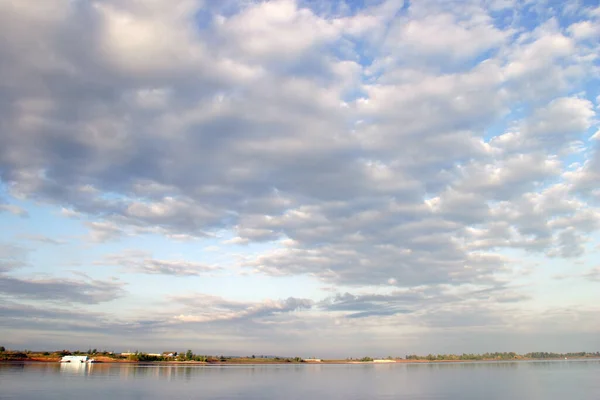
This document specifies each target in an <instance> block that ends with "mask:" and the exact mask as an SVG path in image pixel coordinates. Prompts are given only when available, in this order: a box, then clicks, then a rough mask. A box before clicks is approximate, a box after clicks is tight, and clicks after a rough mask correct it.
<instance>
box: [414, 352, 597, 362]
mask: <svg viewBox="0 0 600 400" xmlns="http://www.w3.org/2000/svg"><path fill="white" fill-rule="evenodd" d="M573 357H576V358H579V357H600V352H595V353H590V352H585V351H582V352H577V353H549V352H531V353H525V354H517V353H515V352H512V351H511V352H504V353H498V352H497V353H483V354H473V353H463V354H428V355H426V356H419V355H416V354H411V355H406V359H407V360H427V361H478V360H522V359H547V358H573Z"/></svg>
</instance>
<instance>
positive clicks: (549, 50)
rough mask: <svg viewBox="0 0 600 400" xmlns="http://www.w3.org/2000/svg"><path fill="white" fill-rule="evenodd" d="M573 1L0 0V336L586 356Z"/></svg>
mask: <svg viewBox="0 0 600 400" xmlns="http://www.w3.org/2000/svg"><path fill="white" fill-rule="evenodd" d="M599 57H600V7H598V3H597V1H594V0H590V1H583V0H580V1H562V0H556V1H550V0H547V1H533V0H480V1H477V0H454V1H452V0H415V1H408V0H327V1H326V0H271V1H259V0H220V1H213V0H177V1H173V0H45V1H34V0H29V1H28V0H20V1H17V0H0V226H1V227H2V228H1V229H0V318H1V321H2V323H1V324H0V339H1V341H2V343H0V344H1V345H4V346H7V347H13V348H34V349H53V348H71V349H74V348H82V349H87V348H88V347H96V348H99V349H101V348H104V349H109V350H117V351H119V350H128V349H129V350H135V349H139V350H144V351H162V350H179V351H181V350H183V349H187V348H191V349H193V350H194V351H195V352H196V353H210V354H222V353H223V354H252V353H255V354H263V353H266V354H280V355H291V356H293V355H302V356H319V357H338V356H342V357H346V356H364V355H371V356H379V355H384V356H387V355H404V354H408V353H425V354H426V353H429V352H434V353H435V352H457V353H460V352H483V351H519V352H527V351H534V350H545V351H575V350H577V351H581V350H588V351H597V350H600V318H599V317H598V315H599V313H600V246H599V243H600V241H599V240H598V239H599V237H600V232H599V230H600V152H599V151H598V146H599V145H600V124H599V123H598V121H599V119H598V113H599V110H600V90H599V87H600V86H599V82H600V81H599V77H600V63H599Z"/></svg>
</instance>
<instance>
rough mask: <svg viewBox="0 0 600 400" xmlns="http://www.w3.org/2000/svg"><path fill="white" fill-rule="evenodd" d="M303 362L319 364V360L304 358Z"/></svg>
mask: <svg viewBox="0 0 600 400" xmlns="http://www.w3.org/2000/svg"><path fill="white" fill-rule="evenodd" d="M304 361H305V362H321V359H320V358H305V359H304Z"/></svg>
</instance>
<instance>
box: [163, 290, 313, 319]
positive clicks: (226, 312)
mask: <svg viewBox="0 0 600 400" xmlns="http://www.w3.org/2000/svg"><path fill="white" fill-rule="evenodd" d="M171 300H173V301H174V302H175V303H180V304H183V305H184V306H186V308H187V310H188V312H187V313H182V314H180V315H177V316H175V317H174V318H175V319H176V320H178V321H181V322H215V321H236V322H243V321H246V320H255V319H264V318H268V317H271V316H274V315H278V314H285V313H291V312H294V311H301V310H306V309H310V308H311V307H312V304H313V302H312V301H311V300H309V299H297V298H294V297H288V298H287V299H285V300H265V301H263V302H255V303H249V302H237V301H230V300H226V299H223V298H221V297H218V296H210V295H202V294H197V295H185V296H172V297H171Z"/></svg>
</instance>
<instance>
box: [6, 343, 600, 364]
mask: <svg viewBox="0 0 600 400" xmlns="http://www.w3.org/2000/svg"><path fill="white" fill-rule="evenodd" d="M67 355H88V356H90V357H94V358H96V359H100V360H103V361H133V362H160V361H163V362H164V361H167V362H168V361H180V362H181V361H188V362H205V363H227V362H231V363H235V364H250V363H252V364H255V363H304V362H305V360H304V358H302V357H277V356H264V355H251V356H246V357H231V356H223V355H220V356H214V355H213V356H211V355H201V354H195V353H194V352H193V351H192V350H187V351H186V352H181V353H178V352H164V353H161V354H148V353H144V352H140V351H135V352H133V353H114V352H110V351H106V350H103V351H98V350H97V349H88V350H87V351H81V350H75V351H70V350H58V351H53V352H48V351H44V352H33V351H31V350H8V349H6V348H5V347H4V346H0V361H25V360H33V361H58V360H59V359H60V358H61V357H63V356H67ZM591 357H600V351H599V352H595V353H593V352H585V351H582V352H575V353H552V352H531V353H525V354H517V353H515V352H504V353H483V354H473V353H463V354H428V355H426V356H422V355H416V354H412V355H406V356H405V357H404V360H408V361H431V362H434V361H485V360H487V361H494V360H497V361H502V360H532V359H542V360H543V359H562V358H591ZM387 359H388V360H402V357H392V356H388V357H387ZM323 361H324V362H327V361H329V362H334V360H323ZM339 361H343V360H339ZM346 361H355V362H356V361H359V362H372V361H374V359H373V358H372V357H362V358H358V359H353V358H347V359H346Z"/></svg>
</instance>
